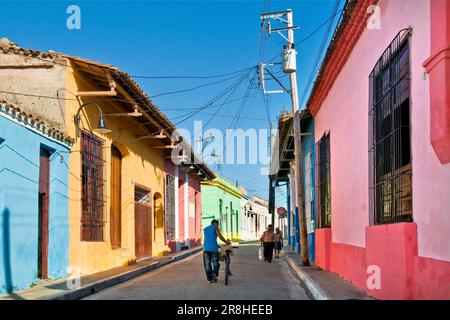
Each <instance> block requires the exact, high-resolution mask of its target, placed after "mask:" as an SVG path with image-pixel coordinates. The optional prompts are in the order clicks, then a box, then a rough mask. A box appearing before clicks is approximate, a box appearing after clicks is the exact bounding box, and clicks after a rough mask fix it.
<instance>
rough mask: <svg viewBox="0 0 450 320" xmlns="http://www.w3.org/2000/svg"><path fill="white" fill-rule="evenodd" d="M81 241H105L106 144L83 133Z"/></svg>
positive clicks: (85, 132)
mask: <svg viewBox="0 0 450 320" xmlns="http://www.w3.org/2000/svg"><path fill="white" fill-rule="evenodd" d="M80 141H81V190H82V193H81V240H82V241H103V228H104V225H105V223H104V220H103V208H104V198H103V188H104V184H105V181H104V179H103V167H104V160H103V146H104V142H103V140H101V139H100V138H98V137H97V136H95V135H93V134H92V133H89V132H87V131H84V130H82V131H81V140H80Z"/></svg>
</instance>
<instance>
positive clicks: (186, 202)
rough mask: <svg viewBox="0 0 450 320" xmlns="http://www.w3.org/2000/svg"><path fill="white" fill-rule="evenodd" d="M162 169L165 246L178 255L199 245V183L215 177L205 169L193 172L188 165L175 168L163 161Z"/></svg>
mask: <svg viewBox="0 0 450 320" xmlns="http://www.w3.org/2000/svg"><path fill="white" fill-rule="evenodd" d="M164 167H165V175H166V177H165V180H164V181H165V190H166V191H165V192H166V197H165V199H166V206H165V207H166V210H165V212H166V214H165V235H166V244H167V245H168V246H169V248H170V250H171V252H177V251H180V250H183V249H188V248H192V247H194V246H197V245H200V244H201V236H202V228H201V224H202V213H201V188H200V181H201V180H202V179H212V178H214V177H215V176H214V174H213V173H212V172H211V171H210V170H209V168H208V167H207V166H205V165H198V168H193V167H190V166H189V165H184V166H182V165H176V164H174V163H173V162H172V160H166V161H165V163H164ZM199 172H201V175H199Z"/></svg>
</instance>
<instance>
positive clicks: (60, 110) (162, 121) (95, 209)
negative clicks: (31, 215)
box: [0, 39, 214, 274]
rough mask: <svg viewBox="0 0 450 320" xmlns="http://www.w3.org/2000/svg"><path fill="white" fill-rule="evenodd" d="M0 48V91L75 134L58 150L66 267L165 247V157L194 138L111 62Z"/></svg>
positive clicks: (107, 262)
mask: <svg viewBox="0 0 450 320" xmlns="http://www.w3.org/2000/svg"><path fill="white" fill-rule="evenodd" d="M0 46H1V49H2V50H3V53H4V54H3V55H2V56H1V59H2V60H1V61H2V63H3V65H4V66H6V67H5V68H4V69H3V70H2V71H1V72H0V80H4V81H0V82H1V83H0V90H4V91H6V90H8V92H9V94H5V97H6V98H8V99H11V101H13V102H15V103H17V105H19V106H20V107H21V109H22V110H23V111H24V112H30V113H31V112H35V114H36V115H37V116H39V117H40V118H42V119H46V120H47V121H48V122H49V123H50V124H51V125H53V126H54V127H55V128H56V129H58V130H60V131H62V132H64V133H65V134H67V135H68V136H69V137H73V138H74V140H75V142H74V144H73V146H72V149H71V151H70V154H69V155H67V156H64V157H61V161H66V162H67V166H68V167H69V171H70V172H69V173H70V174H69V186H68V188H69V228H70V241H69V243H70V253H69V264H70V266H71V272H81V273H82V274H89V273H93V272H97V271H102V270H106V269H109V268H112V267H116V266H121V265H125V264H128V263H133V262H134V261H135V260H137V259H143V258H147V257H152V256H160V255H164V254H165V253H167V252H168V251H169V248H168V246H167V245H166V244H167V241H166V235H165V213H164V204H165V199H164V196H165V192H164V191H165V189H164V188H165V185H164V184H165V178H166V174H165V172H164V162H165V159H169V158H171V157H170V156H171V152H172V150H173V149H174V148H175V146H176V145H178V146H177V147H176V150H180V153H181V154H184V156H186V154H190V155H191V159H192V157H195V155H192V150H191V146H190V145H189V144H188V143H187V142H184V141H182V139H181V137H179V136H178V135H177V134H176V132H175V127H174V125H173V124H172V123H171V122H170V121H169V119H168V118H167V117H166V116H165V115H164V114H163V113H161V112H160V111H159V109H158V108H157V107H156V106H155V105H154V104H153V103H152V101H151V100H150V99H149V97H148V96H147V95H146V94H145V93H144V92H143V91H142V89H141V88H140V87H139V86H138V85H137V83H136V82H135V81H134V80H132V79H131V77H130V76H128V75H127V74H126V73H125V72H123V71H121V70H119V69H118V68H115V67H113V66H111V65H106V64H102V63H98V62H94V61H90V60H86V59H82V58H77V57H72V56H68V55H65V54H61V53H55V52H52V51H49V52H40V51H36V50H26V49H23V48H21V47H19V46H17V45H16V44H15V43H12V42H11V41H9V40H8V39H6V40H5V39H2V41H1V43H0ZM27 108H28V109H30V110H28V109H27ZM183 150H184V151H183ZM172 159H173V158H172ZM182 165H183V164H182ZM186 166H189V165H188V164H187V165H186ZM194 167H195V170H198V171H199V173H198V175H199V177H202V178H207V179H208V178H210V177H212V176H214V175H213V173H212V172H210V170H209V169H208V168H207V167H206V166H203V165H197V164H195V165H194Z"/></svg>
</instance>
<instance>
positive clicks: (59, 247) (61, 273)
mask: <svg viewBox="0 0 450 320" xmlns="http://www.w3.org/2000/svg"><path fill="white" fill-rule="evenodd" d="M41 147H45V148H47V149H49V150H51V151H52V155H51V157H50V203H49V257H48V273H49V277H50V278H62V277H65V276H66V275H67V269H68V266H69V219H68V167H67V163H68V158H69V148H68V147H67V146H65V145H63V144H60V143H57V142H55V141H53V140H51V139H49V138H46V137H45V136H43V135H41V134H39V133H37V132H34V131H33V130H31V129H29V128H27V127H25V126H23V125H22V124H19V123H16V122H14V121H13V120H10V119H9V118H6V117H4V116H3V115H2V114H0V294H1V293H5V292H11V291H15V290H18V289H23V288H27V287H29V286H30V285H32V284H33V283H35V282H36V281H37V272H38V271H37V270H38V187H39V157H40V148H41ZM61 157H63V159H64V161H61V160H62V158H61Z"/></svg>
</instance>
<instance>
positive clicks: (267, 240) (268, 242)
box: [260, 224, 275, 263]
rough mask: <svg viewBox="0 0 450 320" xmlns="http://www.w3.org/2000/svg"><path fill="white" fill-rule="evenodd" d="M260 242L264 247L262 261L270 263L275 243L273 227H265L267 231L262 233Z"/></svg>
mask: <svg viewBox="0 0 450 320" xmlns="http://www.w3.org/2000/svg"><path fill="white" fill-rule="evenodd" d="M260 241H261V245H262V246H263V247H264V261H267V262H269V263H271V262H272V257H273V247H274V243H275V242H274V241H275V234H274V232H273V226H272V225H271V224H269V225H268V226H267V230H266V231H264V233H263V235H262V237H261V239H260Z"/></svg>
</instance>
